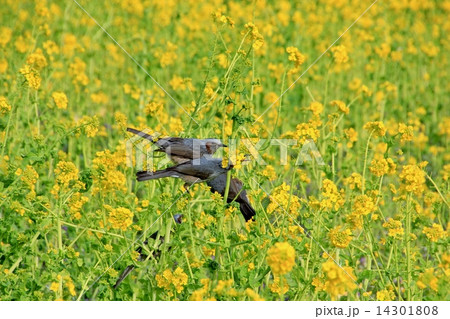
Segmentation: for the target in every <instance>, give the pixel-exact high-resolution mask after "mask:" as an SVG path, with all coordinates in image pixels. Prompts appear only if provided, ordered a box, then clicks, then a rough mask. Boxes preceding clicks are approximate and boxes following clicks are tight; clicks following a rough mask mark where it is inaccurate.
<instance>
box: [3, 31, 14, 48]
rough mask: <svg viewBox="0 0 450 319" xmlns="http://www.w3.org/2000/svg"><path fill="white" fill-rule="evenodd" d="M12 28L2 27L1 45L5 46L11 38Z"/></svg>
mask: <svg viewBox="0 0 450 319" xmlns="http://www.w3.org/2000/svg"><path fill="white" fill-rule="evenodd" d="M11 36H12V30H11V28H8V27H1V28H0V46H1V47H4V46H5V45H7V44H8V42H9V41H10V40H11Z"/></svg>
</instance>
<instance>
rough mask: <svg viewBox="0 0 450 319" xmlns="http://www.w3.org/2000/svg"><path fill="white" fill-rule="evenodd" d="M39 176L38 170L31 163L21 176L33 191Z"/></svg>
mask: <svg viewBox="0 0 450 319" xmlns="http://www.w3.org/2000/svg"><path fill="white" fill-rule="evenodd" d="M38 178H39V174H38V173H37V172H36V170H35V169H34V168H33V166H31V165H27V167H26V168H25V171H24V172H23V174H22V176H21V177H20V179H21V181H22V182H24V183H25V184H27V186H28V188H29V189H30V190H31V191H34V188H35V184H36V182H37V180H38Z"/></svg>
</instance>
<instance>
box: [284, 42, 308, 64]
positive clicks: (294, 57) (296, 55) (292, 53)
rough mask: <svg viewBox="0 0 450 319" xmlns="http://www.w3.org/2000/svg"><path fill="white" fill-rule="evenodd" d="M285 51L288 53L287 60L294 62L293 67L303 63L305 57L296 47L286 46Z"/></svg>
mask: <svg viewBox="0 0 450 319" xmlns="http://www.w3.org/2000/svg"><path fill="white" fill-rule="evenodd" d="M286 52H287V53H288V54H289V57H288V60H289V61H292V62H294V68H296V69H297V68H298V67H300V66H301V65H302V64H303V63H305V60H306V57H305V55H304V54H302V53H301V52H300V51H299V50H298V49H297V48H296V47H288V48H287V49H286Z"/></svg>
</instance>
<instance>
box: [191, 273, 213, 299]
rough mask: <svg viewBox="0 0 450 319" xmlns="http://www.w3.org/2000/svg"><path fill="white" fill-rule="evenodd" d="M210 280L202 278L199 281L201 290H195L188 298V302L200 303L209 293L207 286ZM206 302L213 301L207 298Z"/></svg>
mask: <svg viewBox="0 0 450 319" xmlns="http://www.w3.org/2000/svg"><path fill="white" fill-rule="evenodd" d="M210 282H211V280H210V279H209V278H203V279H200V283H201V284H202V285H203V287H202V288H200V289H197V290H195V291H194V292H193V293H192V295H191V296H190V297H189V300H191V301H202V300H204V298H205V296H206V295H207V294H208V292H209V284H210ZM208 300H215V299H212V298H208Z"/></svg>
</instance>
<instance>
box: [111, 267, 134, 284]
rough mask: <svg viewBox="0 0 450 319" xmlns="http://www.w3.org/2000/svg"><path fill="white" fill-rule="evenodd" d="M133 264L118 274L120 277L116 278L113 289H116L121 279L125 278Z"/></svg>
mask: <svg viewBox="0 0 450 319" xmlns="http://www.w3.org/2000/svg"><path fill="white" fill-rule="evenodd" d="M133 269H134V265H130V266H128V267H127V268H125V270H124V271H123V272H122V274H120V277H119V278H118V279H117V281H116V284H115V285H114V289H117V287H119V285H120V284H121V283H122V281H123V280H124V279H125V278H127V276H128V275H129V274H130V273H131V272H132V271H133Z"/></svg>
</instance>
